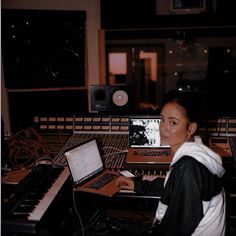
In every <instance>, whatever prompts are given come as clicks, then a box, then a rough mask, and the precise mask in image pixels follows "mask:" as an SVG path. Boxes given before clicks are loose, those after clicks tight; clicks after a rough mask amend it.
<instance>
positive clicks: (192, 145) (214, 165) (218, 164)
mask: <svg viewBox="0 0 236 236" xmlns="http://www.w3.org/2000/svg"><path fill="white" fill-rule="evenodd" d="M183 156H191V157H192V158H194V159H196V160H197V161H198V162H200V163H202V164H203V165H204V166H206V167H207V168H208V170H209V171H210V172H211V173H212V174H215V175H217V176H218V177H222V176H223V174H224V173H225V169H224V168H223V166H222V160H221V157H220V156H219V155H218V154H217V153H215V152H213V151H212V150H211V149H210V148H208V147H207V146H206V145H204V144H202V143H196V142H186V143H184V144H183V145H182V146H180V148H179V149H178V150H177V151H176V153H175V155H174V157H173V160H172V162H171V166H173V165H174V164H175V163H176V162H177V161H178V160H179V159H180V158H182V157H183Z"/></svg>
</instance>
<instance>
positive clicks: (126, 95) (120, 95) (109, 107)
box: [89, 85, 134, 112]
mask: <svg viewBox="0 0 236 236" xmlns="http://www.w3.org/2000/svg"><path fill="white" fill-rule="evenodd" d="M89 96H90V99H89V108H90V112H113V111H123V112H130V111H132V110H133V108H134V102H133V96H132V89H131V87H130V86H128V85H91V86H90V87H89Z"/></svg>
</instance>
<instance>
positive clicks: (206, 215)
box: [117, 93, 225, 236]
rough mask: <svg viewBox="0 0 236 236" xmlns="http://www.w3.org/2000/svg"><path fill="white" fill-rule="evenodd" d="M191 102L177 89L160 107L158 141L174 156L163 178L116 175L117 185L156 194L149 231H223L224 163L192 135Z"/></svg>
mask: <svg viewBox="0 0 236 236" xmlns="http://www.w3.org/2000/svg"><path fill="white" fill-rule="evenodd" d="M192 102H193V101H191V102H190V100H189V99H185V98H184V99H183V98H182V95H181V93H180V94H178V95H177V96H176V95H175V96H171V97H170V98H169V99H168V101H167V102H166V103H165V105H164V106H163V108H162V110H161V113H160V115H161V119H162V122H161V125H160V137H161V143H162V144H164V145H170V147H171V153H172V155H173V159H172V162H171V164H170V171H169V173H168V174H167V175H166V178H165V179H161V178H157V179H156V180H154V181H141V180H138V179H135V178H134V179H133V178H126V177H120V178H119V179H118V180H117V184H118V185H119V186H121V187H122V188H124V189H130V190H134V191H135V192H137V193H139V194H161V199H160V201H159V203H158V207H157V210H156V215H155V219H154V222H155V226H156V227H155V228H154V232H153V234H154V235H160V236H164V235H204V236H221V235H224V234H225V196H224V190H223V187H222V184H221V177H222V176H223V174H224V168H223V167H222V161H221V158H220V156H219V155H218V154H216V153H214V152H213V151H212V150H210V149H209V148H208V147H207V146H205V145H204V144H202V143H201V142H199V139H198V142H197V141H193V139H192V138H193V135H194V133H195V132H196V130H197V119H196V117H197V116H196V115H197V112H196V111H197V110H196V109H197V107H196V104H193V103H192ZM192 108H193V109H192Z"/></svg>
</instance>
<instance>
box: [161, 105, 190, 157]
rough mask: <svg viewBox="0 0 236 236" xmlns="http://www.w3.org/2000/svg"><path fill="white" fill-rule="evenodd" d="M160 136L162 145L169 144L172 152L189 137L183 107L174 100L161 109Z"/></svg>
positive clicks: (187, 123)
mask: <svg viewBox="0 0 236 236" xmlns="http://www.w3.org/2000/svg"><path fill="white" fill-rule="evenodd" d="M161 118H162V122H161V125H160V138H161V143H162V144H163V145H170V147H171V151H172V152H173V153H175V152H176V150H177V149H178V148H179V147H180V146H181V145H182V144H183V143H184V142H186V141H187V140H189V138H190V137H191V133H190V131H189V128H190V126H189V122H188V119H187V117H186V116H185V113H184V109H183V108H182V107H181V106H179V105H178V104H177V103H175V102H170V103H167V104H166V105H165V106H164V107H163V108H162V110H161Z"/></svg>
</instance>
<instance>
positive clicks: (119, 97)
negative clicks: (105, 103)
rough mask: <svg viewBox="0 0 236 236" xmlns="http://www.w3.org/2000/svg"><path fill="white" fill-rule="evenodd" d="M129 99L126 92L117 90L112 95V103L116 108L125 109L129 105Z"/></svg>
mask: <svg viewBox="0 0 236 236" xmlns="http://www.w3.org/2000/svg"><path fill="white" fill-rule="evenodd" d="M128 100H129V97H128V94H127V93H126V92H125V91H124V90H117V91H115V92H114V93H113V95H112V101H113V103H114V104H115V105H116V106H119V107H123V106H125V105H126V104H127V103H128Z"/></svg>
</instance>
